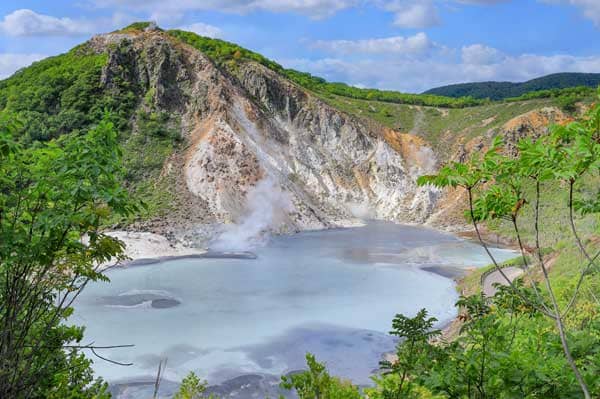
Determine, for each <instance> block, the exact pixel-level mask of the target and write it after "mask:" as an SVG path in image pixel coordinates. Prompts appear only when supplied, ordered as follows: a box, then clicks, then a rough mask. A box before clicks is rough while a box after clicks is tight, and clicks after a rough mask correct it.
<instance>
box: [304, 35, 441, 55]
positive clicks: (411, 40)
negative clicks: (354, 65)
mask: <svg viewBox="0 0 600 399" xmlns="http://www.w3.org/2000/svg"><path fill="white" fill-rule="evenodd" d="M436 46H437V45H436V44H435V43H434V42H432V41H431V40H430V39H429V37H427V35H426V34H425V33H423V32H420V33H417V34H416V35H414V36H408V37H404V36H393V37H386V38H381V39H364V40H319V41H316V42H315V43H314V44H312V47H313V48H318V49H321V50H325V51H328V52H331V53H337V54H354V53H363V54H364V53H370V54H395V55H415V54H416V55H424V54H427V53H428V52H430V50H432V49H433V48H434V47H436Z"/></svg>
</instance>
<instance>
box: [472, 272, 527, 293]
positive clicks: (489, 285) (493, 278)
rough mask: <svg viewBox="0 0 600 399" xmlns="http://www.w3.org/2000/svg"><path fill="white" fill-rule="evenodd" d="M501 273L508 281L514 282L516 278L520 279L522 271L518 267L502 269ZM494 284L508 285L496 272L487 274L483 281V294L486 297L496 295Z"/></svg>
mask: <svg viewBox="0 0 600 399" xmlns="http://www.w3.org/2000/svg"><path fill="white" fill-rule="evenodd" d="M502 271H503V272H504V274H505V275H506V277H508V278H509V279H510V281H514V280H515V279H516V278H518V277H520V276H521V275H522V274H523V273H524V271H523V269H521V268H520V267H515V266H510V267H505V268H502ZM494 284H500V285H508V282H507V281H506V279H505V278H504V277H503V276H502V274H500V272H499V271H498V270H494V271H493V272H492V273H490V274H488V275H487V276H486V277H485V278H484V279H483V287H482V288H483V293H484V294H485V296H487V297H492V296H494V294H495V293H496V287H494Z"/></svg>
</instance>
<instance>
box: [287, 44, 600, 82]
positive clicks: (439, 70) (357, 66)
mask: <svg viewBox="0 0 600 399" xmlns="http://www.w3.org/2000/svg"><path fill="white" fill-rule="evenodd" d="M466 48H468V49H469V50H467V53H468V52H469V51H471V53H475V51H474V49H483V52H482V53H483V55H486V54H489V53H490V51H489V50H490V49H491V48H490V47H486V46H483V45H476V47H475V46H468V47H466ZM491 50H494V49H491ZM495 51H497V53H498V54H501V56H499V57H491V58H490V57H487V58H486V57H483V58H478V57H475V56H474V54H470V56H472V58H469V56H467V57H466V59H465V60H462V59H461V60H455V61H453V60H448V59H447V58H440V57H434V58H425V59H417V58H412V59H406V58H403V59H397V58H396V59H389V58H388V59H362V60H358V61H357V60H351V61H350V60H345V59H342V58H324V59H320V60H316V61H315V60H305V59H296V60H281V63H282V64H283V65H285V66H286V67H291V68H296V69H300V70H304V71H307V72H310V73H313V74H315V75H317V76H322V77H324V78H326V79H328V80H332V81H344V82H348V84H351V85H355V84H358V83H360V84H361V85H363V86H367V87H377V88H381V89H395V90H401V91H405V92H422V91H425V90H427V89H430V88H433V87H436V86H442V85H447V84H453V83H463V82H477V81H490V80H493V81H513V82H520V81H525V80H529V79H533V78H536V77H539V76H543V75H547V74H550V73H556V72H565V71H568V72H600V56H597V57H576V56H571V55H553V56H544V55H536V54H522V55H516V56H511V55H505V54H502V53H501V52H500V51H498V50H495ZM463 56H464V54H463ZM465 61H468V62H465ZM482 61H483V62H482Z"/></svg>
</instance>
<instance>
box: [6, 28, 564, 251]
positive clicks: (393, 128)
mask: <svg viewBox="0 0 600 399" xmlns="http://www.w3.org/2000/svg"><path fill="white" fill-rule="evenodd" d="M315 79H317V80H316V81H318V82H320V83H319V85H320V86H319V85H317V86H315V84H314V82H315ZM328 85H333V86H334V87H338V88H339V87H342V86H339V85H336V84H330V83H327V82H325V81H323V80H318V78H314V77H310V75H308V74H303V73H301V72H297V71H292V70H285V69H283V68H282V67H281V66H279V65H278V64H276V63H274V62H272V61H270V60H268V59H266V58H264V57H262V56H260V55H259V54H256V53H253V52H251V51H249V50H246V49H243V48H241V47H239V46H237V45H234V44H232V43H227V42H223V41H220V40H214V39H208V38H202V37H199V36H197V35H195V34H192V33H189V32H181V31H163V30H161V29H158V28H149V26H148V24H134V25H132V26H130V27H128V28H125V29H123V30H121V31H117V32H112V33H109V34H103V35H98V36H95V37H93V38H92V39H90V40H89V41H88V42H86V43H84V44H82V45H79V46H77V47H75V48H74V49H72V50H71V51H69V52H68V53H66V54H62V55H59V56H56V57H51V58H48V59H45V60H42V61H40V62H37V63H35V64H34V65H32V66H31V67H29V68H25V69H23V70H21V71H19V72H17V73H16V74H15V75H13V76H12V77H10V78H9V79H6V80H4V81H1V82H0V111H1V113H2V114H5V115H9V116H15V117H17V118H18V119H19V120H20V121H21V122H22V124H21V125H22V126H21V129H20V131H19V133H20V135H21V140H22V141H23V142H24V143H34V142H35V141H39V140H42V141H44V140H51V139H54V138H56V137H58V136H60V135H62V134H76V133H77V132H78V131H81V130H85V129H87V128H88V127H89V126H91V125H93V124H94V123H97V121H99V119H100V118H102V116H103V115H104V114H105V111H106V110H111V111H112V112H111V114H110V117H111V118H112V120H113V122H114V124H115V126H116V127H117V128H118V129H119V131H120V137H121V142H122V145H123V151H124V166H125V170H126V175H125V176H124V178H125V183H126V184H127V186H128V187H129V189H130V190H131V191H132V192H133V193H134V194H136V195H137V196H138V197H140V198H144V200H145V201H146V203H147V205H148V210H147V211H146V212H145V213H143V214H140V215H136V217H134V218H132V219H130V220H119V221H114V223H115V224H114V226H113V227H114V228H129V229H135V230H146V231H151V232H155V233H160V234H163V235H165V236H167V237H170V238H172V239H177V240H182V241H186V240H188V239H190V238H191V237H193V238H194V239H197V240H200V241H202V242H204V241H203V240H206V239H208V238H210V237H211V236H212V235H213V234H214V229H215V228H216V227H217V226H219V225H221V224H223V223H231V222H241V223H248V224H252V226H253V228H255V229H258V230H261V229H267V228H272V227H273V226H274V225H276V226H278V227H277V229H278V230H280V231H297V230H305V229H315V228H323V227H333V226H340V225H346V224H348V223H349V220H351V219H353V218H354V217H356V216H369V217H376V218H380V219H385V220H393V221H398V222H405V223H406V222H417V223H425V222H430V223H435V224H436V225H438V226H447V227H453V226H454V225H458V224H460V223H461V222H458V220H459V218H452V217H450V216H448V215H450V213H444V212H443V210H444V209H446V208H448V209H450V208H452V206H451V205H452V204H454V203H455V202H456V199H455V198H454V199H453V198H452V197H448V195H447V194H442V193H440V192H439V191H438V190H436V189H433V188H430V187H417V184H416V179H417V178H418V177H419V176H420V175H422V174H424V173H431V172H433V171H434V170H435V169H436V168H437V167H438V166H439V165H440V164H441V163H442V162H444V161H446V160H449V159H460V158H461V157H464V156H465V154H466V153H468V152H470V151H477V150H480V149H481V148H482V147H483V146H485V145H486V143H487V142H488V141H489V139H490V138H491V137H493V136H494V135H496V134H508V133H509V132H510V131H511V130H510V128H509V127H510V124H509V122H510V121H511V119H513V118H515V117H517V116H519V115H521V114H526V115H528V114H527V112H529V113H531V112H533V113H534V114H533V116H530V117H526V119H527V120H530V119H531V120H533V121H539V120H545V121H547V122H548V121H562V120H565V119H567V116H565V115H564V114H563V113H562V112H561V111H560V110H558V109H557V108H556V107H554V103H553V102H552V101H553V100H552V99H538V100H535V101H527V102H517V103H511V104H504V103H494V104H487V105H482V106H476V107H463V106H460V107H457V103H452V102H449V103H447V105H446V107H431V106H422V105H418V103H419V102H428V101H431V100H432V99H434V100H436V101H437V100H438V99H439V98H438V97H431V96H422V97H420V96H418V95H413V96H412V97H407V102H408V104H399V103H396V102H395V101H391V102H390V101H374V100H365V99H362V98H360V96H362V94H360V93H362V92H359V98H354V97H353V96H352V93H354V92H352V93H346V92H345V91H340V92H333V91H331V90H329V89H328V87H329V86H328ZM374 92H378V91H374ZM338 93H343V94H346V95H340V94H338ZM354 94H356V93H354ZM395 99H396V100H398V101H400V100H401V97H395ZM384 100H385V98H384ZM540 115H542V116H540ZM544 115H546V116H544ZM512 123H513V125H514V121H513V122H512ZM536 123H537V122H536ZM534 125H535V126H534ZM534 125H532V126H533V127H532V126H529V127H528V126H526V124H523V123H519V124H518V126H517V127H516V128H514V129H516V132H517V134H522V133H523V132H528V131H540V129H545V125H541V124H539V123H537V124H534ZM507 126H508V128H507ZM270 205H277V206H270ZM274 208H276V209H283V210H284V212H282V213H280V214H273V212H272V209H274ZM453 212H454V211H453ZM454 213H456V212H454Z"/></svg>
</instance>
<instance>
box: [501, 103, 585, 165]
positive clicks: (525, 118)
mask: <svg viewBox="0 0 600 399" xmlns="http://www.w3.org/2000/svg"><path fill="white" fill-rule="evenodd" d="M572 121H573V119H572V118H570V117H569V116H567V115H565V114H564V113H563V112H562V111H561V110H560V109H558V108H556V107H545V108H542V109H539V110H534V111H530V112H527V113H525V114H523V115H519V116H517V117H516V118H513V119H511V120H510V121H508V122H506V124H504V126H503V127H502V132H501V134H502V135H503V137H504V140H505V143H506V151H507V153H508V154H509V155H512V156H516V155H517V152H518V150H517V145H518V143H519V141H520V140H521V139H523V138H526V137H530V138H533V139H537V138H539V137H541V136H543V135H545V134H547V133H548V127H549V126H550V125H553V124H558V125H562V124H565V123H568V122H572Z"/></svg>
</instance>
